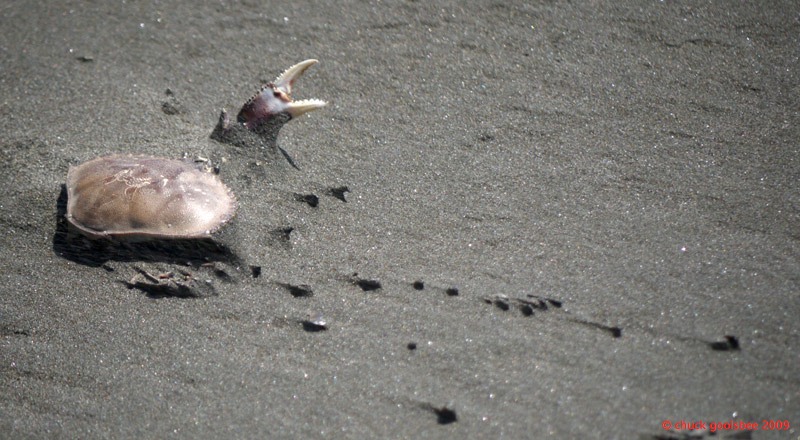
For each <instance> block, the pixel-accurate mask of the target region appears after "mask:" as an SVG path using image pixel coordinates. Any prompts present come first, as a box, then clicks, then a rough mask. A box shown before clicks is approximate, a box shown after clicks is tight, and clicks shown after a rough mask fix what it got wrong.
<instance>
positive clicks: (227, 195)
mask: <svg viewBox="0 0 800 440" xmlns="http://www.w3.org/2000/svg"><path fill="white" fill-rule="evenodd" d="M67 200H68V201H67V215H66V218H67V220H68V221H69V222H70V223H71V224H72V225H73V226H75V227H76V228H78V229H79V230H81V231H82V232H83V233H84V234H86V235H88V236H89V237H92V238H101V237H109V238H127V237H143V238H167V239H177V238H202V237H208V236H210V235H211V234H212V233H213V232H214V231H216V230H217V229H219V228H220V227H221V226H222V225H224V224H225V223H226V222H228V221H229V220H230V219H231V218H232V217H233V215H234V214H235V212H236V198H235V197H234V195H233V193H232V192H231V190H230V189H229V188H228V187H227V186H226V185H225V184H224V183H222V181H221V180H220V179H219V177H217V176H216V175H215V174H213V173H211V172H205V171H202V170H200V169H198V168H197V166H196V165H195V164H194V163H191V162H187V161H182V160H173V159H162V158H156V157H149V156H107V157H100V158H97V159H94V160H91V161H89V162H85V163H83V164H81V165H78V166H76V167H70V169H69V173H68V174H67Z"/></svg>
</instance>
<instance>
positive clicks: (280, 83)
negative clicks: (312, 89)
mask: <svg viewBox="0 0 800 440" xmlns="http://www.w3.org/2000/svg"><path fill="white" fill-rule="evenodd" d="M316 63H317V60H313V59H312V60H305V61H302V62H300V63H297V64H295V65H294V66H292V67H290V68H288V69H286V70H285V71H284V72H283V73H281V74H280V75H279V76H278V77H277V78H275V82H272V83H269V84H266V85H265V86H263V87H262V88H261V90H260V91H259V92H258V93H256V94H255V96H253V97H252V98H250V99H249V100H248V101H247V102H246V103H245V104H244V105H243V106H242V109H241V110H239V115H238V116H237V118H236V119H237V120H238V121H239V122H240V123H242V124H244V125H245V126H246V127H247V128H249V129H250V130H256V129H258V128H259V127H261V126H262V125H264V124H265V123H266V122H268V121H269V120H271V119H273V118H274V117H275V116H277V115H280V114H288V115H289V117H290V119H291V118H296V117H298V116H300V115H302V114H304V113H307V112H310V111H312V110H317V109H320V108H322V107H325V105H327V103H326V102H325V101H322V100H319V99H303V100H300V101H293V100H292V86H293V85H294V82H295V81H297V78H299V77H300V76H301V75H302V74H303V73H304V72H305V71H306V69H308V68H309V67H311V66H313V65H314V64H316Z"/></svg>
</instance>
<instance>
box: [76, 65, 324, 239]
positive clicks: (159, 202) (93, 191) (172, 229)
mask: <svg viewBox="0 0 800 440" xmlns="http://www.w3.org/2000/svg"><path fill="white" fill-rule="evenodd" d="M316 63H317V60H313V59H310V60H305V61H303V62H300V63H298V64H295V65H294V66H292V67H290V68H288V69H287V70H286V71H284V72H283V73H282V74H280V75H279V76H278V77H277V78H276V79H275V81H274V82H272V83H269V84H266V85H264V86H263V87H262V88H261V90H260V91H259V92H258V93H256V94H255V95H254V96H253V97H252V98H250V99H249V100H248V101H247V102H246V103H245V104H244V105H243V106H242V108H241V110H239V113H238V115H237V117H236V120H235V121H231V120H230V119H229V117H228V115H227V113H226V112H225V110H223V111H222V114H221V115H220V119H219V123H218V124H217V127H216V128H215V129H214V132H213V133H212V138H215V139H218V140H222V141H227V142H231V143H236V142H239V141H240V140H241V139H243V138H244V139H246V138H247V136H256V137H257V138H258V139H259V141H260V142H266V143H270V144H273V145H274V144H275V141H276V140H277V135H278V131H279V130H280V128H281V127H282V126H283V125H284V124H285V123H286V122H288V121H289V120H291V119H292V118H295V117H298V116H300V115H302V114H304V113H307V112H309V111H312V110H317V109H319V108H322V107H324V106H325V105H326V103H325V102H324V101H321V100H318V99H306V100H300V101H293V100H292V97H291V92H292V85H293V84H294V82H295V81H296V80H297V79H298V78H299V77H300V76H301V75H302V74H303V72H305V71H306V69H308V68H309V67H311V66H312V65H314V64H316ZM284 154H285V153H284ZM66 189H67V208H66V215H65V217H66V219H67V221H68V222H69V224H71V225H72V226H74V227H75V228H76V229H78V230H79V231H80V232H81V233H83V234H84V235H86V236H88V237H89V238H93V239H96V238H112V239H117V238H120V239H121V238H126V239H148V238H156V239H195V238H208V237H210V236H211V234H212V233H214V232H215V231H217V230H219V228H221V227H222V226H223V225H225V224H226V223H227V222H228V221H230V220H231V219H232V218H233V216H234V214H235V213H236V208H237V202H236V198H235V196H234V194H233V192H232V191H231V190H230V188H228V187H227V186H226V185H225V184H224V183H223V182H222V181H221V180H220V178H219V177H218V176H217V175H216V174H214V173H212V172H210V171H209V170H206V169H203V168H198V167H197V166H196V164H194V163H192V162H189V161H184V160H176V159H165V158H156V157H150V156H133V155H112V156H106V157H100V158H97V159H93V160H90V161H88V162H85V163H83V164H80V165H78V166H75V167H70V169H69V172H68V174H67V182H66Z"/></svg>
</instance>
